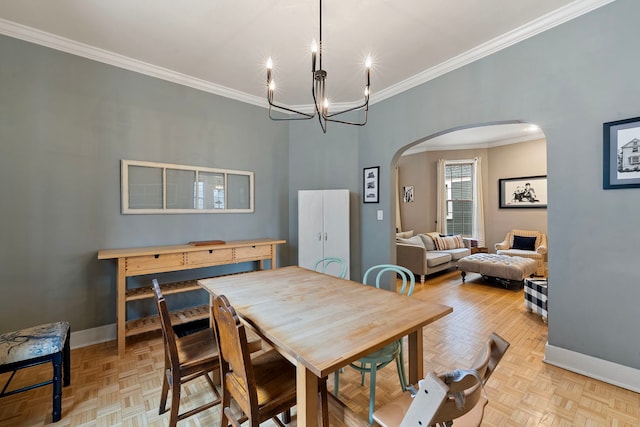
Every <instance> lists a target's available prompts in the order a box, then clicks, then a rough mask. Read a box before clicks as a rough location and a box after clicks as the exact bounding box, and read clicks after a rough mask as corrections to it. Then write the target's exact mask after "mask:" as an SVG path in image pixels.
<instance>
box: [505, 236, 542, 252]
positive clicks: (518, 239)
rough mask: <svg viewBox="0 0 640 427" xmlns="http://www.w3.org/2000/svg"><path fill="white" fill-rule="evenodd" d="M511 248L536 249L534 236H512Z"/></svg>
mask: <svg viewBox="0 0 640 427" xmlns="http://www.w3.org/2000/svg"><path fill="white" fill-rule="evenodd" d="M511 249H520V250H522V251H535V250H536V237H535V236H533V237H524V236H513V245H512V246H511Z"/></svg>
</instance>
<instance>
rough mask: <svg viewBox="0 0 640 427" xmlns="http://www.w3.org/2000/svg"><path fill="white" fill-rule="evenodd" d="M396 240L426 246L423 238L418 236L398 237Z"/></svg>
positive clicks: (406, 243)
mask: <svg viewBox="0 0 640 427" xmlns="http://www.w3.org/2000/svg"><path fill="white" fill-rule="evenodd" d="M396 242H398V243H404V244H405V245H414V246H422V247H424V243H422V239H421V238H420V237H418V236H413V237H409V238H408V239H400V238H397V239H396Z"/></svg>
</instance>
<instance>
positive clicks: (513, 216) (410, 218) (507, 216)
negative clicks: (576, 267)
mask: <svg viewBox="0 0 640 427" xmlns="http://www.w3.org/2000/svg"><path fill="white" fill-rule="evenodd" d="M474 157H480V158H481V159H482V174H483V187H482V189H483V198H484V216H485V218H484V220H485V238H486V242H485V243H486V246H487V247H488V248H489V251H490V252H495V250H494V246H495V244H496V243H497V242H501V241H502V240H503V239H504V237H505V235H506V234H507V232H508V231H509V230H511V229H514V228H517V229H525V230H539V231H541V232H543V233H546V232H547V210H546V209H499V208H498V180H499V179H501V178H515V177H520V176H534V175H546V174H547V144H546V141H545V140H544V139H539V140H535V141H527V142H521V143H517V144H510V145H501V146H497V147H493V148H482V149H465V150H440V151H428V152H422V153H416V154H412V155H408V156H402V157H401V158H400V159H398V163H397V165H398V167H399V179H398V189H399V190H401V189H402V186H405V185H413V186H414V193H415V198H414V199H415V201H414V202H413V203H403V202H400V212H401V216H402V228H403V229H404V230H414V231H415V232H416V233H418V232H425V231H435V229H436V224H435V222H436V211H437V209H436V198H437V194H436V190H437V185H436V180H437V163H438V159H447V160H461V159H472V158H474Z"/></svg>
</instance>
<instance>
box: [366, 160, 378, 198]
mask: <svg viewBox="0 0 640 427" xmlns="http://www.w3.org/2000/svg"><path fill="white" fill-rule="evenodd" d="M362 186H363V188H362V201H363V203H379V202H380V200H379V187H380V166H374V167H370V168H364V172H363V177H362Z"/></svg>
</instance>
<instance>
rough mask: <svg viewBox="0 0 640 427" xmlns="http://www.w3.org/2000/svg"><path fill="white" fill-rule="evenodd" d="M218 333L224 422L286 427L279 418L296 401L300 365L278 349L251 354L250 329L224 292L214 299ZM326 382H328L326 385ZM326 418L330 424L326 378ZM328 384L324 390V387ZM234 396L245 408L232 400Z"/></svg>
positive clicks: (320, 383) (323, 402)
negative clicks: (286, 357) (248, 344)
mask: <svg viewBox="0 0 640 427" xmlns="http://www.w3.org/2000/svg"><path fill="white" fill-rule="evenodd" d="M212 310H213V317H214V319H215V326H214V329H215V333H216V337H217V339H218V344H219V347H220V369H221V376H222V379H221V382H222V414H221V421H220V425H221V426H228V425H229V423H231V424H232V425H233V426H235V427H240V425H241V424H242V423H244V422H245V421H247V420H248V421H249V425H250V426H252V427H254V426H258V425H260V423H262V422H264V421H267V420H269V419H271V420H273V421H274V422H275V423H276V424H277V425H279V426H281V427H283V426H284V424H283V423H282V421H280V419H279V418H278V415H279V414H283V413H285V411H287V410H290V409H291V408H292V407H293V406H295V405H296V368H295V366H293V365H292V364H291V363H289V361H288V360H286V359H285V358H284V357H282V356H281V355H280V354H279V353H278V352H277V351H276V350H273V349H271V350H268V351H266V352H264V353H262V354H258V355H256V356H255V357H253V358H252V357H251V355H250V354H249V349H248V346H247V333H246V330H245V326H244V325H243V324H242V322H241V321H240V319H239V317H238V315H237V314H236V311H235V309H234V308H233V307H232V306H231V305H230V304H229V301H228V300H227V298H226V297H225V296H224V295H220V296H216V297H215V298H214V300H213V307H212ZM323 383H324V386H323ZM319 387H320V392H321V394H322V391H324V395H323V396H322V418H323V419H322V422H323V425H326V426H328V425H329V423H328V420H329V413H328V402H327V399H326V397H327V394H326V379H325V381H320V382H319ZM323 387H324V390H323ZM231 399H233V401H234V402H235V403H236V404H237V406H238V407H239V408H240V410H241V412H240V413H238V411H237V410H236V407H235V406H234V405H232V404H231Z"/></svg>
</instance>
